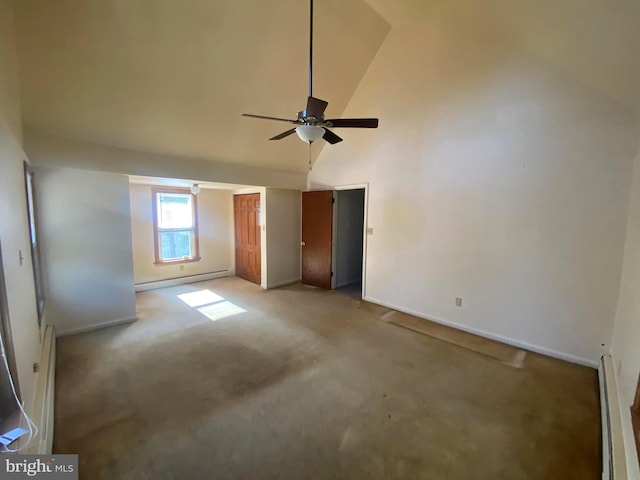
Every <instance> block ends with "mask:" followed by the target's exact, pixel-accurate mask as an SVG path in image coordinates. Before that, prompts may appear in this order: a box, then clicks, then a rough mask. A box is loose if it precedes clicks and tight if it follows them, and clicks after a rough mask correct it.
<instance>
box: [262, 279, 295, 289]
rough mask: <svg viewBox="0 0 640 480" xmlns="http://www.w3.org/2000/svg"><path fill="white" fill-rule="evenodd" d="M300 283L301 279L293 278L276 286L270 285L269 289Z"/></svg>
mask: <svg viewBox="0 0 640 480" xmlns="http://www.w3.org/2000/svg"><path fill="white" fill-rule="evenodd" d="M299 281H300V277H298V278H292V279H290V280H285V281H283V282H276V283H274V284H271V285H268V286H267V289H271V288H278V287H284V286H285V285H291V284H292V283H298V282H299Z"/></svg>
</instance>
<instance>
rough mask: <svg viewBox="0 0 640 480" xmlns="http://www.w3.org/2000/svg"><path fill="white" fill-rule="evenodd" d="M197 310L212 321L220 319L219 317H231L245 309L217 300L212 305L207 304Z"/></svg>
mask: <svg viewBox="0 0 640 480" xmlns="http://www.w3.org/2000/svg"><path fill="white" fill-rule="evenodd" d="M198 311H199V312H200V313H201V314H203V315H204V316H205V317H208V318H209V319H211V320H212V321H214V322H215V321H216V320H220V319H221V318H227V317H231V316H233V315H237V314H239V313H244V312H246V310H245V309H244V308H241V307H239V306H237V305H235V304H233V303H231V302H227V301H224V302H218V303H214V304H213V305H207V306H205V307H200V308H198Z"/></svg>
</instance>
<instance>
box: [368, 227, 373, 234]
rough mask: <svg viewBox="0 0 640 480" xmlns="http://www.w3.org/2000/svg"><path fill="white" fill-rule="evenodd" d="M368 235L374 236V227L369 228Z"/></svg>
mask: <svg viewBox="0 0 640 480" xmlns="http://www.w3.org/2000/svg"><path fill="white" fill-rule="evenodd" d="M367 235H373V227H367Z"/></svg>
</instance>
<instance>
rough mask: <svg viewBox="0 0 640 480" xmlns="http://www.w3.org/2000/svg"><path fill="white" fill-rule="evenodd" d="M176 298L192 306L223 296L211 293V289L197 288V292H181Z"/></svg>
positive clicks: (219, 299)
mask: <svg viewBox="0 0 640 480" xmlns="http://www.w3.org/2000/svg"><path fill="white" fill-rule="evenodd" d="M178 298H179V299H180V300H182V301H183V302H184V303H186V304H187V305H189V306H190V307H194V308H195V307H202V306H203V305H208V304H210V303H216V302H220V301H222V300H224V298H222V297H221V296H220V295H217V294H215V293H213V292H212V291H211V290H198V291H197V292H191V293H183V294H182V295H178Z"/></svg>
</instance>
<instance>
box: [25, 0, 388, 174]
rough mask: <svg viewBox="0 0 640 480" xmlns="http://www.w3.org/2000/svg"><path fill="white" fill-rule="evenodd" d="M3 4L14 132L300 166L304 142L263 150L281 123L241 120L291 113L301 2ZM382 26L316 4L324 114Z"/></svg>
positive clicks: (355, 11)
mask: <svg viewBox="0 0 640 480" xmlns="http://www.w3.org/2000/svg"><path fill="white" fill-rule="evenodd" d="M15 9H16V30H17V37H18V42H17V43H18V57H19V62H20V69H21V72H20V73H21V87H22V106H23V118H24V124H25V127H26V128H27V129H33V130H36V131H45V132H47V133H49V134H56V135H59V136H63V137H70V138H74V139H78V140H84V141H91V142H96V143H101V144H108V145H114V146H119V147H125V148H130V149H133V150H141V151H147V152H154V153H161V154H168V155H175V156H180V157H186V158H194V159H205V160H215V161H222V162H229V163H240V164H245V165H255V166H263V167H270V168H275V169H281V170H287V171H305V169H306V168H307V157H308V155H309V151H308V147H307V146H306V145H305V144H304V143H302V142H300V141H299V140H298V139H296V138H295V137H291V138H287V139H285V140H282V141H279V142H269V141H268V139H269V138H270V137H272V136H273V135H275V134H277V133H280V132H281V131H284V130H286V129H288V128H289V126H288V125H287V124H285V123H278V122H267V121H260V120H254V119H249V118H243V117H241V116H240V114H241V113H243V112H248V113H256V114H262V115H271V116H277V117H286V118H295V114H296V112H297V111H298V110H301V109H302V108H303V107H304V105H305V103H306V96H307V78H308V60H307V55H308V48H309V47H308V28H309V27H308V22H309V21H308V9H309V3H308V1H306V0H277V1H275V0H269V1H256V0H180V1H176V0H135V1H132V0H101V1H97V0H56V1H54V2H52V1H50V0H20V1H17V2H15ZM388 31H389V25H388V24H387V22H386V21H385V20H383V19H382V17H380V16H379V15H378V14H377V13H376V11H375V10H373V9H372V8H371V7H370V6H369V5H368V4H367V3H365V2H364V1H363V0H349V1H344V0H319V1H317V2H316V7H315V32H314V33H315V35H314V37H315V38H314V42H315V49H314V50H315V54H314V55H315V58H314V61H315V62H314V63H315V65H314V77H315V78H314V96H316V97H319V98H322V99H326V100H327V101H329V102H330V103H329V107H328V109H327V115H329V118H330V117H331V116H333V117H335V116H339V115H340V114H341V113H342V111H343V110H344V108H345V106H346V105H347V102H348V101H349V99H350V98H351V96H352V94H353V92H354V91H355V89H356V88H357V86H358V84H359V82H360V80H361V79H362V76H363V75H364V73H365V71H366V69H367V67H368V66H369V64H370V62H371V60H372V58H373V57H374V55H375V53H376V52H377V50H378V48H379V47H380V45H381V43H382V42H383V40H384V38H385V35H386V34H387V32H388ZM374 113H375V108H374V106H372V109H371V111H370V112H362V114H363V115H368V114H374ZM314 150H315V152H314V153H315V154H316V155H317V153H318V149H317V148H315V149H314Z"/></svg>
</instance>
